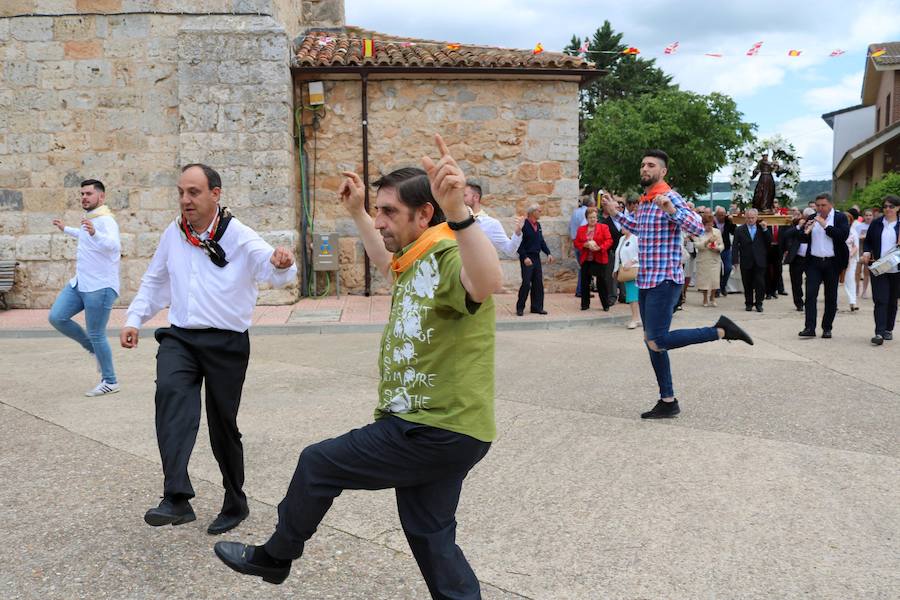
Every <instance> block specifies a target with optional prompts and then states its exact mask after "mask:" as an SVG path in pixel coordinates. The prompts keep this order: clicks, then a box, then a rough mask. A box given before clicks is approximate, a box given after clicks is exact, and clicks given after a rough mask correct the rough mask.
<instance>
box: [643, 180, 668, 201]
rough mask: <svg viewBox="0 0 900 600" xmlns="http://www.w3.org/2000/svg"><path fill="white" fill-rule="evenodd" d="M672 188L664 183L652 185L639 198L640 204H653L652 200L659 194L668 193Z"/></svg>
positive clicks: (658, 182) (659, 182)
mask: <svg viewBox="0 0 900 600" xmlns="http://www.w3.org/2000/svg"><path fill="white" fill-rule="evenodd" d="M671 189H672V188H671V187H669V184H668V183H666V182H665V181H657V182H656V183H654V184H653V185H651V186H650V189H649V190H647V191H646V192H644V195H643V196H641V203H644V202H653V199H654V198H656V197H657V196H659V195H660V194H665V193H666V192H668V191H670V190H671Z"/></svg>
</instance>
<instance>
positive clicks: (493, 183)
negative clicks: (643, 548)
mask: <svg viewBox="0 0 900 600" xmlns="http://www.w3.org/2000/svg"><path fill="white" fill-rule="evenodd" d="M191 11H193V14H192V13H191ZM38 14H39V15H42V16H35V15H38ZM53 15H56V16H53ZM343 19H344V11H343V3H342V2H341V1H339V0H318V1H316V0H302V1H301V0H202V1H199V2H192V3H184V2H176V1H175V0H6V1H5V2H3V3H2V4H0V259H6V258H14V259H16V260H17V261H18V262H19V263H20V267H19V272H18V274H17V282H16V286H15V287H14V289H13V292H12V294H10V295H9V300H10V303H11V305H13V306H18V307H48V306H50V305H51V304H52V302H53V300H54V298H55V296H56V294H57V293H58V291H59V289H60V288H61V287H62V286H63V285H64V283H65V281H66V280H67V279H68V278H69V277H71V275H72V274H73V273H74V253H75V244H74V240H73V239H71V238H69V237H68V236H65V235H64V234H62V233H60V232H59V231H58V230H57V229H56V228H55V227H53V225H52V224H51V221H52V219H54V218H62V219H63V220H64V221H65V222H67V223H68V224H76V223H78V221H79V220H80V217H81V209H80V204H79V202H78V191H79V183H80V181H81V180H83V179H87V178H97V179H101V180H103V181H104V183H105V184H106V186H107V202H108V204H109V205H110V207H111V208H112V209H113V210H114V212H115V214H116V217H117V220H118V222H119V226H120V229H121V232H122V255H123V259H122V271H121V278H122V286H121V291H122V294H121V298H120V300H119V303H120V304H127V303H128V302H129V301H130V300H131V298H132V297H133V295H134V294H135V293H136V291H137V288H138V286H139V284H140V277H141V275H142V274H143V272H144V270H145V268H146V265H147V264H148V262H149V260H150V257H151V256H152V254H153V252H154V250H155V248H156V243H157V240H158V238H159V235H160V233H161V232H162V230H163V229H164V228H165V227H166V226H167V225H168V223H170V222H171V220H172V219H173V218H174V216H175V214H176V212H177V196H176V191H175V182H176V180H177V176H178V171H179V167H180V166H181V165H184V164H187V163H190V162H206V163H208V164H210V165H212V166H213V167H215V168H216V169H217V170H219V171H220V173H221V174H222V176H223V203H224V204H225V205H227V206H229V207H230V208H231V209H232V210H233V211H234V213H235V214H236V215H237V216H238V218H240V219H241V220H242V221H244V222H245V223H247V224H248V225H250V226H251V227H253V228H255V229H257V231H259V232H260V233H261V234H262V235H263V237H264V238H266V239H267V240H269V241H270V242H271V243H273V244H281V245H286V246H289V247H291V248H293V249H294V250H295V251H296V252H297V254H298V256H300V255H303V249H302V248H301V241H300V240H301V238H302V235H301V228H302V225H301V222H302V221H303V218H302V216H301V210H302V207H301V202H302V200H301V180H300V169H299V168H298V165H299V158H300V157H299V155H298V152H297V150H296V143H295V140H294V135H295V127H294V109H295V106H297V107H300V106H303V103H304V101H305V100H304V94H305V93H306V92H305V85H304V84H305V82H306V81H309V80H324V81H325V95H326V105H325V107H324V109H322V115H321V116H320V117H317V118H316V119H315V120H316V127H315V128H313V126H312V120H313V115H312V114H311V112H310V111H301V112H302V117H303V119H304V122H305V123H306V124H307V125H306V126H305V127H303V134H304V139H305V141H306V144H305V146H304V157H305V158H306V159H307V161H308V162H309V164H310V167H311V172H310V173H309V175H314V182H315V185H314V186H311V190H310V196H311V200H313V201H314V202H315V209H316V210H315V222H314V225H315V228H316V230H317V231H320V232H325V231H335V232H339V233H341V234H342V235H344V236H346V237H345V238H344V239H343V240H342V242H341V263H342V267H341V278H342V290H343V291H350V292H352V293H361V292H363V291H364V290H365V285H364V271H363V266H362V265H363V252H362V246H361V244H360V243H359V242H358V241H357V240H356V239H355V237H354V232H353V229H352V223H351V222H350V221H349V220H348V219H347V218H346V217H345V216H344V215H343V214H342V213H341V210H340V207H339V205H338V203H337V200H336V195H335V192H336V190H337V186H338V185H339V182H340V179H339V177H338V174H339V172H340V171H341V170H345V169H351V170H356V171H357V172H360V173H362V153H361V133H360V132H361V98H360V94H361V83H360V75H359V73H358V72H357V73H348V72H340V68H337V69H336V68H335V67H336V66H337V67H346V66H351V67H352V64H350V63H352V61H353V59H352V52H350V53H349V54H348V53H346V52H345V53H344V55H343V56H344V58H343V60H344V62H345V63H348V64H343V65H341V64H338V65H335V62H334V60H333V56H332V57H331V58H329V60H330V61H331V62H330V63H329V65H327V68H323V65H322V64H320V63H316V62H315V61H312V63H315V64H312V63H311V62H310V61H309V60H306V61H305V62H304V56H306V57H308V56H309V54H310V53H309V48H308V42H309V41H310V40H314V43H316V48H321V49H323V50H329V49H333V46H334V44H333V43H332V42H326V43H321V42H320V41H319V40H320V39H321V37H320V34H321V32H329V33H328V35H331V36H341V35H342V36H344V38H346V39H349V40H351V41H350V42H348V44H349V46H348V47H349V50H354V49H355V51H357V53H358V54H359V52H361V51H360V50H359V46H360V43H359V40H360V32H361V31H362V30H357V29H355V28H347V27H344V23H343ZM315 32H319V33H315ZM292 40H293V44H292ZM353 40H356V41H353ZM304 43H306V44H307V46H306V53H305V54H304V47H305V46H304ZM329 44H331V45H330V46H329ZM424 47H425V43H424V42H423V43H422V44H421V45H420V47H419V51H420V53H421V51H422V49H423V48H424ZM386 49H389V45H386V42H385V41H384V40H377V41H376V42H375V51H376V57H377V56H378V52H379V51H381V50H386ZM345 50H346V48H345ZM492 53H493V54H496V56H494V58H495V59H496V60H494V62H493V63H490V61H487V62H485V64H484V65H482V66H481V67H477V68H473V67H472V65H471V64H470V65H468V66H466V65H465V64H462V65H460V64H457V63H456V62H454V61H457V62H459V61H463V62H469V63H471V62H472V58H471V57H472V56H476V55H477V56H482V58H483V57H484V55H486V54H487V55H491V54H492ZM529 54H530V53H528V52H523V51H518V54H516V51H500V50H499V49H479V50H478V52H476V53H474V54H473V53H472V52H468V53H467V52H466V47H463V48H461V49H460V50H459V52H458V53H457V54H455V55H454V56H451V57H450V58H446V57H444V58H440V57H439V60H438V62H437V63H432V64H431V66H430V67H428V65H424V66H425V67H428V68H421V69H418V70H415V69H401V70H404V71H405V72H403V73H399V72H396V71H395V70H394V71H392V67H391V66H390V64H387V65H386V64H385V62H386V60H385V55H382V56H381V57H380V58H378V59H377V60H379V61H380V62H381V63H382V64H381V66H380V68H374V67H375V66H376V65H374V62H373V61H371V60H369V59H366V58H364V57H362V56H361V55H360V61H359V64H360V66H364V67H365V68H366V69H368V70H370V71H371V72H370V74H369V75H368V78H369V81H368V85H367V92H368V110H369V155H368V158H369V171H370V176H371V178H373V179H374V177H377V174H378V173H379V172H381V171H387V170H390V169H391V168H394V167H396V166H399V165H405V164H411V163H417V162H418V160H419V158H420V156H421V154H422V153H423V152H426V151H432V148H433V143H432V142H431V134H432V133H433V132H435V131H438V132H441V133H442V134H444V136H445V138H446V139H447V140H448V142H449V143H450V144H451V148H452V149H453V151H454V152H456V153H458V155H459V156H460V157H461V158H462V159H463V166H464V168H465V170H466V172H467V174H469V175H471V176H473V177H476V178H478V179H480V180H481V182H482V184H483V186H484V189H485V204H486V206H487V207H488V210H489V211H490V212H491V213H493V214H494V215H495V216H497V217H499V218H501V220H502V221H503V222H504V223H505V224H506V225H507V229H508V230H509V229H511V222H512V218H513V215H515V214H516V213H517V212H522V211H523V209H524V207H525V206H526V205H528V204H530V203H532V202H536V203H538V204H541V205H542V206H544V209H545V210H544V213H545V217H544V220H543V223H544V230H545V233H546V235H547V237H548V243H549V244H550V247H551V250H552V251H553V252H554V254H556V255H557V256H562V257H565V256H567V255H571V252H570V251H569V247H570V245H571V244H570V242H569V240H568V238H567V236H566V226H565V224H566V222H567V217H568V214H569V212H570V211H571V208H572V207H573V206H574V204H575V202H576V197H577V181H578V169H577V159H578V152H577V120H578V116H577V90H578V86H579V82H581V81H583V80H584V76H585V73H588V71H589V69H588V66H587V65H586V64H585V63H583V62H582V61H580V60H579V59H575V58H572V57H565V58H564V59H563V58H559V57H562V56H563V55H550V54H549V53H548V55H547V56H541V57H529V56H528V55H529ZM392 55H396V53H393V54H392ZM477 56H476V58H477ZM498 57H499V58H498ZM504 57H505V58H504ZM403 60H405V61H406V60H407V59H403ZM441 61H443V63H444V64H443V66H442V65H441V64H439V63H440V62H441ZM498 61H499V62H498ZM387 62H390V61H387ZM407 62H409V61H407ZM489 63H490V64H489ZM448 65H449V66H448ZM504 65H505V66H504ZM407 66H413V67H415V65H407ZM577 70H582V72H581V73H576V72H575V71H577ZM291 72H293V78H292V75H291ZM593 73H595V72H593ZM504 269H505V271H506V274H507V278H506V280H507V283H508V284H509V286H510V287H515V286H516V285H517V284H518V277H519V274H518V263H517V262H516V261H505V265H504ZM547 279H548V289H549V290H563V289H571V288H572V287H573V285H574V283H573V282H574V272H573V271H572V269H571V265H568V268H566V266H563V267H555V268H554V269H551V270H549V271H548V272H547ZM370 289H371V291H372V292H374V293H378V292H380V291H383V290H384V289H385V283H384V282H382V281H378V280H377V279H376V280H375V281H374V282H373V285H372V286H371V288H370ZM299 293H300V282H298V283H297V285H295V286H293V287H289V288H288V289H285V290H264V291H263V292H262V294H261V295H260V302H262V303H285V302H292V301H294V300H295V299H296V298H297V296H298V294H299Z"/></svg>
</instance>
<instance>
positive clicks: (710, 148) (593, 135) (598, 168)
mask: <svg viewBox="0 0 900 600" xmlns="http://www.w3.org/2000/svg"><path fill="white" fill-rule="evenodd" d="M742 117H743V114H742V113H741V112H740V111H738V110H737V105H736V104H735V102H734V100H732V99H731V98H730V97H728V96H726V95H724V94H719V93H715V92H714V93H712V94H710V95H708V96H703V95H699V94H694V93H691V92H683V91H679V90H677V89H669V90H666V91H663V92H660V93H656V94H643V95H639V96H636V97H628V98H624V99H620V100H611V101H606V102H604V103H602V104H600V105H599V106H598V107H597V108H596V111H595V112H594V115H593V118H592V119H590V120H589V121H586V122H585V139H584V141H583V142H582V144H581V146H580V160H581V175H582V183H585V184H589V185H592V186H594V187H602V188H605V189H608V190H611V191H614V192H618V193H626V192H629V191H633V190H634V189H636V188H637V187H638V186H639V168H640V162H641V158H642V157H643V153H644V151H645V150H647V149H648V148H659V149H661V150H664V151H665V152H666V153H668V155H669V157H670V160H669V174H668V176H667V181H668V182H669V184H670V185H671V186H672V187H674V188H676V189H677V190H678V191H679V192H680V193H681V194H683V195H685V196H688V195H693V194H697V193H701V192H705V191H708V190H709V178H710V176H711V174H712V173H714V172H716V171H717V170H718V169H719V168H721V167H722V166H724V165H725V164H726V163H727V162H728V161H729V159H730V158H731V155H732V153H733V151H735V150H737V149H738V148H740V147H741V146H743V145H744V144H745V143H747V142H749V141H750V140H752V139H753V131H754V129H755V128H756V126H755V125H753V124H750V123H745V122H743V121H742Z"/></svg>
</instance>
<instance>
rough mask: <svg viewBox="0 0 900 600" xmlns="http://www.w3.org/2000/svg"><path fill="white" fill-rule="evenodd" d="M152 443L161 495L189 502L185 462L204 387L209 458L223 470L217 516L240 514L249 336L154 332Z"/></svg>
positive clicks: (243, 500) (205, 331) (197, 423)
mask: <svg viewBox="0 0 900 600" xmlns="http://www.w3.org/2000/svg"><path fill="white" fill-rule="evenodd" d="M155 336H156V341H157V342H159V351H158V352H157V354H156V440H157V442H158V444H159V455H160V457H161V458H162V467H163V475H164V477H165V484H164V488H163V489H164V494H165V496H166V497H167V498H171V499H174V500H176V501H177V500H189V499H191V498H193V497H194V488H193V486H191V479H190V477H189V476H188V469H187V468H188V462H189V461H190V459H191V451H192V450H193V449H194V442H195V441H196V440H197V430H198V429H199V428H200V385H201V384H203V383H205V385H206V418H207V421H208V424H209V442H210V445H211V446H212V451H213V456H215V458H216V461H217V462H218V463H219V469H220V470H221V471H222V485H223V486H224V488H225V501H224V502H223V504H222V513H224V514H227V515H237V514H245V513H246V512H247V511H248V508H247V497H246V496H245V495H244V492H243V489H242V488H243V486H244V447H243V445H242V444H241V433H240V431H238V427H237V413H238V407H240V404H241V389H242V387H243V385H244V376H245V374H246V373H247V362H248V360H249V358H250V337H249V336H248V335H247V332H246V331H245V332H243V333H237V332H234V331H223V330H221V329H182V328H180V327H175V326H172V327H167V328H162V329H157V330H156V334H155Z"/></svg>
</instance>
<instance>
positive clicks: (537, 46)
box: [531, 42, 544, 54]
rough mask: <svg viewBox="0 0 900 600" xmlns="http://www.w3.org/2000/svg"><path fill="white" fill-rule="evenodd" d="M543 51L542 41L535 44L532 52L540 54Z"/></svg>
mask: <svg viewBox="0 0 900 600" xmlns="http://www.w3.org/2000/svg"><path fill="white" fill-rule="evenodd" d="M543 51H544V47H543V46H541V43H540V42H538V43H537V44H535V45H534V50H532V51H531V53H532V54H540V53H541V52H543Z"/></svg>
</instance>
